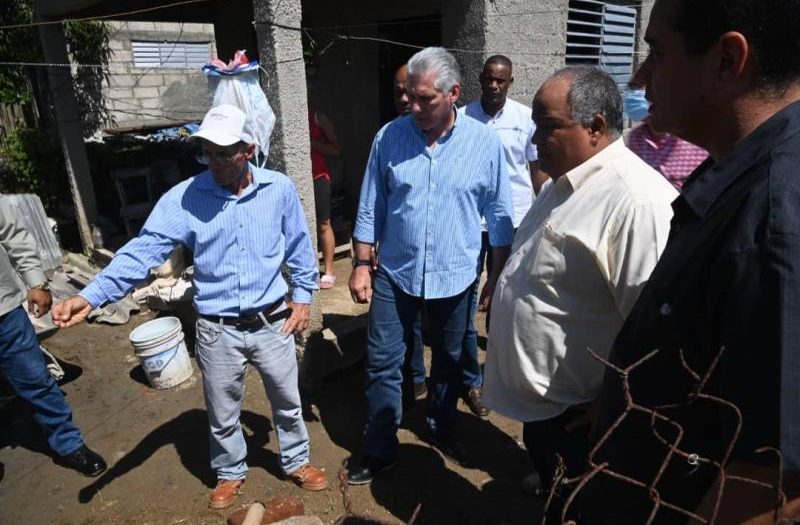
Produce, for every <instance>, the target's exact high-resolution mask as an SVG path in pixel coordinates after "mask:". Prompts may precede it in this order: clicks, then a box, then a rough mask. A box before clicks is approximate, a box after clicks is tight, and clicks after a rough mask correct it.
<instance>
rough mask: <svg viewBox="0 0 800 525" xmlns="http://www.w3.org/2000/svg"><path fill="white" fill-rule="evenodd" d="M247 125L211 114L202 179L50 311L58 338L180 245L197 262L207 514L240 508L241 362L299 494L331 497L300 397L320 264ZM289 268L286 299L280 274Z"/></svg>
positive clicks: (291, 195)
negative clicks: (210, 482) (210, 473)
mask: <svg viewBox="0 0 800 525" xmlns="http://www.w3.org/2000/svg"><path fill="white" fill-rule="evenodd" d="M246 130H247V128H246V115H245V113H244V112H242V111H241V110H240V109H239V108H236V107H234V106H230V105H224V104H223V105H219V106H216V107H213V108H211V110H210V111H209V112H208V113H207V114H206V116H205V118H204V119H203V122H202V124H201V125H200V130H199V131H198V132H197V133H195V134H194V135H193V137H194V138H195V139H199V140H201V141H202V148H203V157H204V159H203V160H204V162H205V163H207V164H208V167H209V169H208V170H206V171H203V172H202V173H200V174H198V175H197V176H195V177H192V178H191V179H189V180H186V181H184V182H182V183H180V184H178V185H176V186H175V187H173V188H172V189H170V190H169V191H168V192H167V193H166V194H165V195H164V196H163V197H162V198H161V199H160V200H159V201H158V203H157V204H156V206H155V208H154V209H153V211H152V213H151V214H150V216H149V217H148V218H147V222H146V223H145V225H144V226H143V227H142V231H141V233H140V234H139V236H138V237H136V238H135V239H133V240H131V241H130V242H128V244H126V245H125V246H124V247H123V248H122V249H121V250H119V251H118V252H117V254H116V256H115V257H114V259H113V260H112V261H111V264H109V265H108V266H107V267H106V268H105V269H104V270H103V271H102V272H100V273H99V274H98V275H97V277H95V279H94V280H93V281H92V282H90V283H89V285H88V286H87V287H86V288H84V289H83V291H81V292H80V294H79V295H76V296H74V297H71V298H69V299H67V300H66V301H64V302H61V303H59V304H57V305H55V306H54V307H53V320H54V321H55V323H56V324H57V325H58V326H60V327H64V328H65V327H69V326H73V325H75V324H77V323H79V322H81V321H83V320H84V319H85V318H86V316H87V315H88V314H89V312H91V311H92V309H93V308H96V307H98V306H101V305H103V304H106V303H109V302H114V301H118V300H119V299H121V298H122V297H123V296H124V295H125V294H126V293H128V291H129V290H130V289H131V288H133V286H134V285H136V284H137V283H138V282H140V281H143V280H144V279H146V278H147V276H148V273H149V271H150V268H153V267H155V266H158V265H160V264H161V263H163V262H164V260H165V259H166V258H167V256H168V255H169V254H170V252H172V250H173V249H174V248H175V247H176V246H178V245H184V246H186V247H187V248H189V249H190V250H191V251H192V252H193V253H194V269H195V274H194V275H195V276H194V284H195V288H196V292H195V297H194V304H195V308H196V309H197V316H198V320H197V345H196V348H195V351H196V354H197V364H198V366H199V367H200V370H201V371H202V373H203V390H204V393H205V401H206V408H207V410H208V420H209V427H210V428H209V441H210V449H211V450H210V452H211V468H212V469H214V470H215V471H216V475H217V485H216V488H215V489H214V490H213V491H212V492H211V495H210V496H209V506H210V507H211V508H213V509H223V508H226V507H229V506H230V505H232V504H233V502H234V501H235V500H236V497H237V495H238V494H239V490H240V488H241V486H242V484H243V483H244V480H245V476H246V475H247V470H248V469H247V463H246V457H247V445H246V443H245V440H244V435H243V434H242V427H241V424H240V422H239V416H240V412H241V406H242V400H243V397H244V379H245V371H246V367H247V364H248V363H251V364H252V365H253V366H255V368H256V369H257V370H258V371H259V373H260V374H261V378H262V380H263V382H264V388H265V390H266V393H267V397H268V398H269V401H270V405H271V406H272V419H273V424H274V425H275V429H276V434H277V437H278V445H279V448H280V463H281V467H282V469H283V471H284V473H285V474H286V476H287V477H288V478H289V479H290V480H291V481H293V482H294V483H296V484H297V485H299V486H300V487H301V488H304V489H307V490H323V489H325V488H326V487H327V486H328V482H327V479H326V477H325V473H324V472H323V471H321V470H319V469H317V468H315V467H313V466H312V465H311V464H310V463H309V439H308V432H307V430H306V426H305V423H304V422H303V417H302V408H301V405H300V394H299V390H298V386H297V359H296V357H295V344H294V337H293V334H294V333H300V332H302V331H303V330H305V328H306V327H307V326H308V317H309V310H310V306H309V305H310V303H311V296H312V292H313V291H314V290H315V289H316V288H317V286H316V279H317V264H316V257H315V256H314V252H313V250H312V248H311V239H310V236H309V233H308V226H307V225H306V221H305V216H304V214H303V209H302V207H301V206H300V200H299V199H298V197H297V192H296V190H295V188H294V186H293V185H292V183H291V181H290V180H289V179H288V178H287V177H286V176H284V175H283V174H281V173H277V172H274V171H270V170H266V169H261V168H257V167H256V166H254V165H253V164H251V163H250V160H252V158H253V157H254V155H255V144H254V141H253V139H252V136H251V135H250V134H249V133H248V132H247V131H246ZM283 264H285V265H286V266H287V267H288V269H289V283H288V284H290V285H291V299H290V300H285V299H284V297H285V296H286V295H287V292H288V291H289V290H288V286H287V283H286V281H284V278H283V277H282V275H281V266H282V265H283Z"/></svg>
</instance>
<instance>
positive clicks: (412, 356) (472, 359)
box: [404, 281, 483, 390]
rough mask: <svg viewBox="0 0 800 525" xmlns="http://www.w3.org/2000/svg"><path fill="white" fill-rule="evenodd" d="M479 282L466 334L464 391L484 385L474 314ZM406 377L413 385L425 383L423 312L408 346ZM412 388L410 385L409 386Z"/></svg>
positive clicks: (476, 308)
mask: <svg viewBox="0 0 800 525" xmlns="http://www.w3.org/2000/svg"><path fill="white" fill-rule="evenodd" d="M478 284H479V283H478V281H475V286H473V287H472V302H473V303H474V304H473V306H472V311H473V315H472V316H471V317H470V319H469V326H468V327H467V331H466V332H465V333H464V356H463V362H464V367H463V369H462V377H463V386H464V390H469V389H470V388H476V387H478V388H479V387H481V386H482V385H483V375H482V374H481V365H480V363H479V362H478V331H477V330H476V329H475V315H474V312H477V310H478ZM404 376H407V377H405V380H406V382H408V379H409V378H410V379H411V383H413V384H414V385H419V384H421V383H423V382H425V354H424V349H423V345H422V312H420V315H419V316H418V318H417V320H416V322H415V323H414V340H413V341H412V342H411V343H409V344H408V352H407V354H406V362H405V365H404ZM408 386H410V385H408Z"/></svg>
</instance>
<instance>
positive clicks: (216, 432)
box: [196, 318, 309, 479]
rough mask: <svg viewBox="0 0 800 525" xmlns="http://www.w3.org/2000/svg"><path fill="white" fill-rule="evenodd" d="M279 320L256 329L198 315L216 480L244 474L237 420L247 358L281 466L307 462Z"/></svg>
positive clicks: (292, 367) (291, 354)
mask: <svg viewBox="0 0 800 525" xmlns="http://www.w3.org/2000/svg"><path fill="white" fill-rule="evenodd" d="M284 322H285V320H284V319H280V320H278V321H276V322H274V323H272V324H271V325H267V326H264V327H262V328H260V329H257V330H239V329H237V328H236V327H234V326H226V325H223V324H221V323H217V322H213V321H209V320H207V319H203V318H199V319H198V320H197V344H196V355H197V364H198V366H199V367H200V370H201V371H202V372H203V390H204V393H205V400H206V409H207V410H208V423H209V427H210V428H209V442H210V449H211V468H212V469H214V470H215V471H216V473H217V479H244V478H245V476H246V475H247V463H246V458H247V445H246V443H245V441H244V436H243V434H242V427H241V424H240V421H239V416H240V414H241V409H242V399H243V397H244V379H245V370H246V368H247V363H251V364H252V365H253V366H255V367H256V370H258V372H259V373H260V374H261V379H262V381H263V383H264V389H265V390H266V393H267V399H269V402H270V405H272V420H273V424H274V426H275V430H276V433H277V435H278V446H279V447H280V461H281V467H282V468H283V471H284V472H286V473H289V472H292V471H294V470H296V469H298V468H299V467H301V466H303V465H304V464H306V463H308V461H309V443H308V432H307V430H306V425H305V423H304V422H303V410H302V407H301V405H300V392H299V390H298V387H297V356H296V355H295V346H294V336H293V335H292V334H283V333H281V332H280V329H281V327H282V326H283V323H284Z"/></svg>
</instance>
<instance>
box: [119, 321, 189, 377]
mask: <svg viewBox="0 0 800 525" xmlns="http://www.w3.org/2000/svg"><path fill="white" fill-rule="evenodd" d="M128 338H129V339H130V341H131V344H132V345H133V351H134V352H135V353H136V357H137V358H138V359H139V362H140V363H141V364H142V369H143V370H144V373H145V375H147V381H148V382H149V383H150V386H152V387H153V388H158V389H165V388H172V387H174V386H177V385H179V384H181V383H183V382H184V381H186V380H187V379H189V378H190V377H192V362H191V360H190V359H189V352H187V351H186V343H185V342H184V341H183V330H181V322H180V320H178V318H177V317H162V318H160V319H154V320H152V321H148V322H146V323H144V324H143V325H141V326H139V327H137V328H136V329H134V330H133V331H132V332H131V334H130V335H129V336H128Z"/></svg>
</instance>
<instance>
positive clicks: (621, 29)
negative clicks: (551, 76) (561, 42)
mask: <svg viewBox="0 0 800 525" xmlns="http://www.w3.org/2000/svg"><path fill="white" fill-rule="evenodd" d="M636 23H637V11H636V8H635V7H632V6H629V5H619V4H613V3H609V2H600V1H598V0H569V15H568V19H567V53H566V64H567V65H575V64H591V65H596V66H599V67H601V68H602V69H604V70H605V71H607V72H608V73H609V74H610V75H611V76H612V77H614V80H615V81H616V82H617V84H619V85H621V86H623V85H626V84H627V83H628V81H629V80H630V78H631V74H632V73H633V62H634V60H633V56H634V52H635V51H636Z"/></svg>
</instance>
